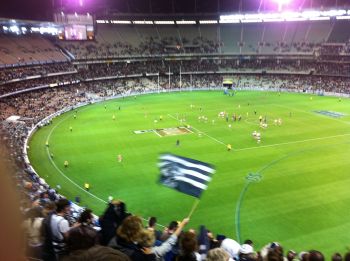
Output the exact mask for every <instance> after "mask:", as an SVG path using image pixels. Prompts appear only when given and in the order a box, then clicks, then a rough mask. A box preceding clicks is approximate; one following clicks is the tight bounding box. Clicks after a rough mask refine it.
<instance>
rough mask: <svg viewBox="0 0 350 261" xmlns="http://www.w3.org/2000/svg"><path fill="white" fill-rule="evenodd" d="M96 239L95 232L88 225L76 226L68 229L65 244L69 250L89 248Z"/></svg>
mask: <svg viewBox="0 0 350 261" xmlns="http://www.w3.org/2000/svg"><path fill="white" fill-rule="evenodd" d="M96 241H97V232H96V231H95V230H93V229H92V228H90V227H86V226H78V227H75V228H72V229H71V230H70V231H69V237H68V239H67V245H68V248H69V250H70V251H75V250H81V249H89V248H90V247H92V246H94V245H95V243H96Z"/></svg>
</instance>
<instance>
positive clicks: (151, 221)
mask: <svg viewBox="0 0 350 261" xmlns="http://www.w3.org/2000/svg"><path fill="white" fill-rule="evenodd" d="M156 223H157V218H156V217H150V218H149V220H148V226H149V227H154V226H155V225H156Z"/></svg>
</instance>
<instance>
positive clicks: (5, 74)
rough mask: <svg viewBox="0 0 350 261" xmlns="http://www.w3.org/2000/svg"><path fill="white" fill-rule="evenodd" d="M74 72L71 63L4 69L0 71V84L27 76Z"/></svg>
mask: <svg viewBox="0 0 350 261" xmlns="http://www.w3.org/2000/svg"><path fill="white" fill-rule="evenodd" d="M74 70H75V69H74V66H73V65H72V64H71V63H54V64H43V65H33V66H25V67H16V68H4V69H2V70H0V79H1V81H0V84H1V83H4V82H7V81H11V80H13V79H24V78H25V77H28V76H34V75H41V76H45V75H47V74H49V73H60V72H70V71H74Z"/></svg>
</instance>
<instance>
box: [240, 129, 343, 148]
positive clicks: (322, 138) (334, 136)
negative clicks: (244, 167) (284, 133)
mask: <svg viewBox="0 0 350 261" xmlns="http://www.w3.org/2000/svg"><path fill="white" fill-rule="evenodd" d="M344 136H350V133H347V134H339V135H333V136H327V137H320V138H313V139H305V140H296V141H289V142H282V143H275V144H270V145H263V146H255V147H247V148H242V149H235V150H234V151H242V150H251V149H259V148H268V147H275V146H281V145H288V144H296V143H303V142H308V141H315V140H326V139H332V138H337V137H344Z"/></svg>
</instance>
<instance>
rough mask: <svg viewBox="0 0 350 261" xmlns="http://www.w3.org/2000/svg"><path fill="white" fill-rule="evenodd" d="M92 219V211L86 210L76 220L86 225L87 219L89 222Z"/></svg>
mask: <svg viewBox="0 0 350 261" xmlns="http://www.w3.org/2000/svg"><path fill="white" fill-rule="evenodd" d="M92 218H93V216H92V210H91V209H88V208H87V209H85V210H84V211H83V212H81V213H80V217H79V219H78V222H79V223H88V222H89V219H90V220H91V219H92Z"/></svg>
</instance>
